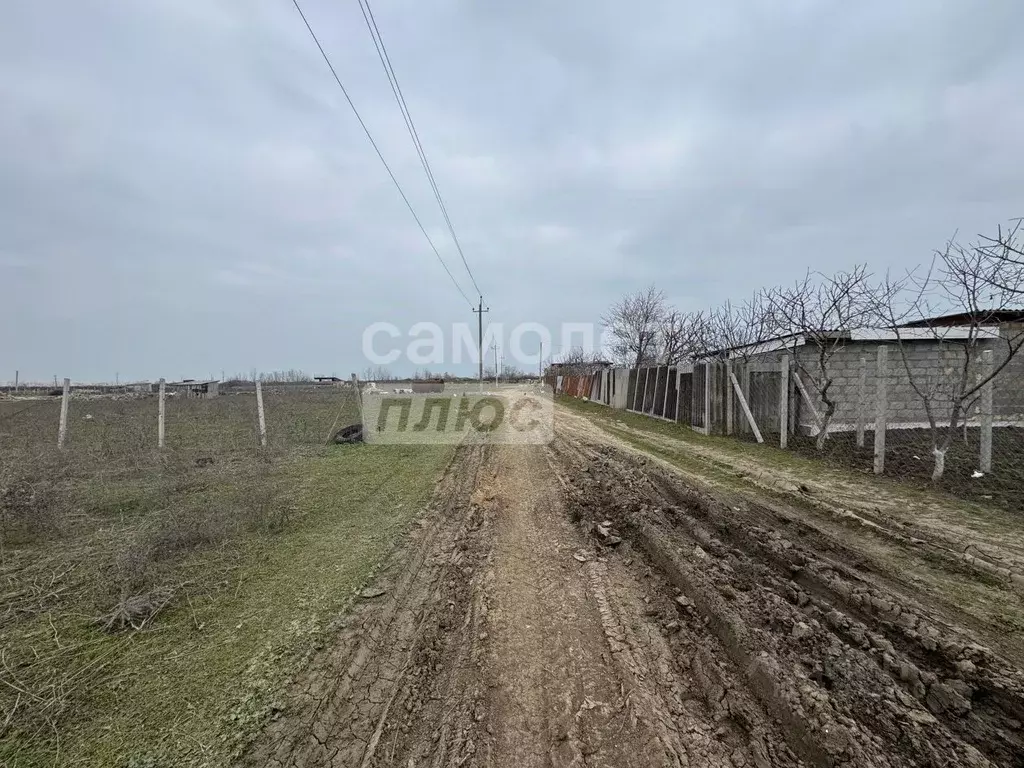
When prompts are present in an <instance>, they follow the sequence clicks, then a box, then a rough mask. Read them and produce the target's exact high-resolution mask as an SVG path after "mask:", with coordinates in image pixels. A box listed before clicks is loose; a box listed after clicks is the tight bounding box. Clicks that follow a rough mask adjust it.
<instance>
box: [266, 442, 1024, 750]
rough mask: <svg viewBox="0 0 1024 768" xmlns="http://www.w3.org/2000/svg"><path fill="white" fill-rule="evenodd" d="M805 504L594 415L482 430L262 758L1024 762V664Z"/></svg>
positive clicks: (311, 675) (297, 690)
mask: <svg viewBox="0 0 1024 768" xmlns="http://www.w3.org/2000/svg"><path fill="white" fill-rule="evenodd" d="M797 522H798V521H795V520H786V519H783V518H780V517H779V516H777V515H775V514H773V513H771V512H769V511H768V510H764V509H760V508H759V507H758V506H757V505H755V504H752V503H751V504H740V505H738V506H726V505H724V504H723V503H722V502H721V501H720V500H718V498H717V497H715V496H713V495H709V494H707V493H704V492H701V491H698V490H696V489H694V488H693V487H691V486H689V485H687V484H686V483H684V482H683V481H682V480H681V479H680V478H679V477H678V476H676V475H674V474H673V473H671V472H668V471H666V470H664V469H662V468H660V467H658V466H656V465H655V464H654V462H651V461H648V460H647V459H645V458H642V457H640V456H639V455H638V454H635V453H633V452H631V451H623V450H619V449H617V448H614V447H612V446H609V445H607V444H605V443H602V442H596V441H595V442H591V441H589V440H587V439H586V436H585V435H583V434H581V433H574V434H570V435H568V436H567V435H564V434H563V435H562V436H560V437H556V439H555V441H554V443H552V444H551V445H550V446H546V447H545V446H485V445H472V446H463V447H460V448H459V450H458V451H457V453H456V458H455V459H454V460H453V462H452V464H451V465H450V467H449V468H448V470H447V471H446V473H445V475H444V477H443V478H442V480H441V481H440V482H439V484H438V488H437V490H436V492H435V494H434V498H433V500H432V502H431V504H430V506H429V508H428V511H427V513H426V514H425V515H424V517H423V519H422V520H421V521H420V525H419V528H418V529H417V530H416V531H414V533H413V535H412V536H411V537H410V539H409V540H408V542H406V544H405V545H403V546H402V547H401V548H400V549H398V550H397V551H396V552H395V553H394V555H393V556H392V557H391V558H390V559H389V562H388V564H387V566H386V568H385V569H384V571H383V574H382V576H381V578H380V579H379V583H380V584H382V585H383V586H385V587H386V588H387V592H386V594H385V595H384V596H383V597H381V598H377V599H374V600H367V601H363V602H360V603H359V604H358V605H357V606H356V608H355V610H354V611H353V612H352V614H351V615H350V617H349V618H348V620H347V623H346V625H345V626H344V628H343V629H342V630H341V631H340V633H339V635H338V637H337V639H336V642H335V643H334V644H333V646H332V647H331V648H330V649H325V651H324V652H323V653H322V654H321V656H320V657H319V658H317V659H316V660H315V662H314V663H313V664H312V666H311V667H310V668H309V669H308V670H306V671H305V672H304V673H303V674H302V675H301V676H300V678H299V679H297V680H296V681H295V683H294V684H293V686H292V688H291V692H290V694H289V697H288V703H287V707H286V709H285V711H284V712H283V713H282V714H281V716H280V717H279V718H278V719H277V720H276V721H274V722H272V723H271V724H270V725H269V727H268V728H267V730H266V733H265V734H264V735H263V737H262V738H261V739H260V741H259V742H258V743H257V745H256V746H255V747H254V749H253V750H252V752H251V753H250V754H249V756H248V758H247V761H246V762H247V764H249V765H259V766H263V765H273V766H314V765H315V766H360V767H361V768H370V767H371V766H401V767H402V768H417V767H425V766H430V767H431V768H440V766H479V767H481V768H484V767H486V768H511V767H512V766H514V767H515V768H526V767H530V766H551V768H583V767H584V766H588V767H590V768H595V767H598V766H605V767H607V768H613V767H614V768H619V767H623V766H624V767H629V766H636V767H637V768H640V767H641V766H644V767H647V766H664V767H666V768H681V767H682V766H704V765H708V766H723V768H728V767H731V768H747V767H748V766H756V768H767V767H768V766H799V765H807V766H812V765H813V766H878V767H884V766H893V767H895V766H903V765H916V766H953V765H957V766H960V765H964V766H978V767H981V766H991V765H1008V766H1024V733H1022V726H1021V721H1022V720H1024V675H1022V673H1021V671H1020V670H1019V669H1018V668H1016V667H1015V666H1014V665H1013V664H1011V663H1010V662H1009V661H1007V659H1006V658H1004V657H1003V656H1000V655H999V654H998V653H996V652H993V651H992V650H990V649H989V648H985V647H983V646H981V645H979V644H977V643H976V642H973V641H972V638H971V636H970V635H969V633H967V632H966V631H964V630H962V629H961V628H959V627H958V626H956V625H955V624H953V623H951V622H950V621H948V615H946V614H945V613H943V612H939V611H936V610H935V609H934V606H933V605H931V604H930V603H929V602H928V600H926V599H924V598H921V599H918V598H919V597H920V596H919V595H917V594H915V593H914V591H913V589H912V588H911V587H910V585H904V584H896V585H894V584H893V583H892V582H891V581H887V580H886V579H883V578H880V577H877V576H876V575H875V574H872V573H870V572H869V571H867V570H866V569H865V568H864V567H863V566H864V563H862V562H860V558H861V556H860V554H858V552H857V551H856V550H854V549H848V548H847V547H846V546H844V544H843V542H842V541H839V540H835V539H830V538H829V537H828V536H827V534H826V533H824V532H822V531H820V530H818V529H816V528H809V529H807V530H805V529H804V528H801V526H800V525H798V524H797ZM790 537H792V538H790Z"/></svg>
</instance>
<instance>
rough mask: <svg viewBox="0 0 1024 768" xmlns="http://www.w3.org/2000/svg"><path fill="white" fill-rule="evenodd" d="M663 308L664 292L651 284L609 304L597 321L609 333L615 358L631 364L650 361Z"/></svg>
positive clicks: (655, 346) (660, 326)
mask: <svg viewBox="0 0 1024 768" xmlns="http://www.w3.org/2000/svg"><path fill="white" fill-rule="evenodd" d="M666 311H667V310H666V306H665V294H664V293H662V292H661V291H659V290H658V289H657V288H655V287H654V286H653V285H650V286H648V287H647V288H645V289H644V290H642V291H637V292H636V293H631V294H628V295H626V296H624V297H623V298H621V299H619V301H617V302H616V303H615V304H613V305H612V307H611V308H610V309H609V310H608V312H607V313H606V314H605V315H604V316H602V318H601V322H602V323H604V325H605V327H606V328H607V329H608V330H609V331H610V333H611V335H612V342H611V350H610V351H611V353H612V355H613V356H614V357H615V359H616V360H618V361H619V362H621V363H623V364H625V365H629V366H631V367H633V368H639V367H640V366H641V365H643V364H644V363H648V362H651V361H652V360H653V359H654V357H655V355H656V353H657V348H658V338H659V335H660V333H661V331H662V322H663V320H664V318H665V314H666Z"/></svg>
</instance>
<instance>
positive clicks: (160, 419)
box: [156, 379, 167, 448]
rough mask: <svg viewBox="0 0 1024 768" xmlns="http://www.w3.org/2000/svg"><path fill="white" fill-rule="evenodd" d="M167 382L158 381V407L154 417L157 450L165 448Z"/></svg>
mask: <svg viewBox="0 0 1024 768" xmlns="http://www.w3.org/2000/svg"><path fill="white" fill-rule="evenodd" d="M166 425H167V380H166V379H160V406H159V408H158V409H157V417H156V444H157V447H159V448H165V447H166V446H167V432H166V430H167V426H166Z"/></svg>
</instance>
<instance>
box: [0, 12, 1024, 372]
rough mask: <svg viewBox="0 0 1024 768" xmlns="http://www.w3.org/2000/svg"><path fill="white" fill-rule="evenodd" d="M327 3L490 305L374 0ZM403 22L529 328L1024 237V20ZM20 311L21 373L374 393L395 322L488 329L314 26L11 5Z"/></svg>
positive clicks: (464, 191)
mask: <svg viewBox="0 0 1024 768" xmlns="http://www.w3.org/2000/svg"><path fill="white" fill-rule="evenodd" d="M303 7H304V10H305V11H306V14H307V16H308V18H309V20H310V22H311V23H312V25H313V27H314V29H315V30H316V31H317V32H318V34H319V35H320V36H321V39H322V41H323V43H324V47H325V48H326V50H327V51H328V53H329V55H330V56H331V57H332V59H333V61H334V63H335V66H336V68H337V70H338V73H339V75H340V77H341V78H342V81H343V82H344V83H345V85H346V86H347V87H348V88H349V90H350V93H351V95H352V98H353V100H354V101H355V103H356V105H357V107H358V108H359V109H360V110H361V111H362V113H363V116H364V118H365V119H366V122H367V124H368V126H369V127H370V130H371V131H372V132H373V133H374V135H375V137H376V138H377V140H378V143H379V144H380V146H381V148H382V151H383V152H384V154H385V157H386V158H387V159H388V160H389V162H391V164H392V166H393V168H394V170H395V172H396V175H397V176H398V178H399V180H400V181H401V182H402V184H403V185H404V186H405V187H406V189H407V190H408V192H409V195H410V199H411V200H412V202H413V205H414V206H415V207H416V208H417V210H418V211H419V212H420V214H421V216H422V218H423V220H424V223H425V224H426V226H427V228H428V231H429V232H430V234H431V235H432V237H433V238H434V240H435V242H436V243H437V244H438V247H439V249H440V250H441V253H442V255H444V257H445V259H446V260H447V261H448V263H449V265H450V267H451V269H452V271H453V273H454V274H455V275H456V277H457V278H458V279H459V281H460V282H461V283H462V285H463V286H464V287H465V290H466V292H467V293H470V294H471V297H472V287H471V284H470V281H469V279H468V277H467V276H466V274H465V271H464V269H463V268H462V266H461V262H460V261H459V259H458V255H457V254H456V253H455V251H454V247H453V245H452V243H451V241H450V239H449V238H447V237H446V230H445V228H444V226H443V220H442V218H441V216H440V213H439V211H438V210H437V208H436V206H435V205H434V204H433V199H432V196H431V193H430V190H429V187H428V185H427V183H426V180H425V178H424V176H423V174H422V171H421V170H420V169H419V165H418V162H417V160H416V156H415V154H414V151H413V147H412V144H411V142H410V141H409V139H408V136H407V135H406V134H405V128H404V125H403V123H402V121H401V116H400V113H399V112H398V108H397V106H396V105H395V103H394V101H393V98H392V95H391V92H390V89H389V87H388V84H387V80H386V79H385V76H384V73H383V70H382V69H381V67H380V64H379V62H378V60H377V57H376V53H375V51H374V48H373V45H372V42H371V39H370V37H369V35H368V33H367V31H366V29H365V27H364V26H363V21H362V16H361V15H360V13H359V8H358V5H357V4H356V0H305V3H304V5H303ZM373 9H374V13H375V15H376V17H377V21H378V24H379V26H380V28H381V32H382V34H383V35H384V40H385V42H386V44H387V45H388V49H389V52H390V54H391V59H392V63H393V64H394V67H395V69H396V71H397V73H398V76H399V78H400V81H401V84H402V88H403V90H404V92H405V95H406V98H407V100H408V102H409V106H410V109H411V111H412V114H413V117H414V119H415V121H416V123H417V126H418V128H419V131H420V135H421V138H422V141H423V144H424V146H425V148H426V151H427V154H428V156H429V158H430V160H431V164H432V166H433V168H434V172H435V175H436V178H437V181H438V184H439V186H440V188H441V192H442V194H443V195H444V197H445V199H446V202H447V205H448V209H449V212H450V214H451V217H452V220H453V222H454V224H455V228H456V231H457V232H458V233H459V236H460V240H461V242H462V244H463V248H464V250H465V252H466V255H467V258H468V259H469V263H470V266H471V267H472V268H473V271H474V273H475V275H476V277H477V280H478V282H479V283H480V286H481V288H482V290H483V292H484V296H485V301H486V302H487V304H488V305H489V306H490V307H491V313H490V315H489V316H488V319H490V320H493V321H500V322H502V323H504V325H505V327H506V329H508V328H511V327H512V326H514V325H515V324H516V323H520V322H529V321H532V322H540V323H544V324H546V325H549V326H551V327H553V328H556V329H557V327H558V325H559V324H560V323H562V322H571V321H575V322H580V321H583V322H585V321H596V320H597V319H598V318H599V317H600V315H601V313H602V312H603V311H604V310H605V309H606V307H607V306H608V305H609V304H610V303H611V302H612V301H613V300H615V299H616V298H617V297H618V296H619V295H621V294H622V293H623V292H625V291H629V290H633V289H636V288H641V287H643V286H644V285H646V284H648V283H650V282H652V281H654V282H656V283H657V284H658V286H659V287H661V288H662V289H664V291H665V292H666V294H668V296H669V297H670V298H671V299H672V300H673V301H674V302H675V303H676V304H677V305H678V306H680V307H681V308H683V309H698V308H704V307H708V306H712V305H714V304H716V303H719V302H721V301H723V300H725V299H727V298H742V297H743V296H745V295H747V294H748V293H750V292H751V291H753V290H754V289H756V288H758V287H760V286H763V285H766V284H774V283H778V282H789V281H791V280H793V279H795V278H797V277H798V276H799V275H801V274H802V273H803V272H804V270H805V269H806V268H807V267H809V266H810V267H814V268H816V269H821V270H830V269H834V268H841V267H848V266H850V265H852V264H853V263H856V262H860V261H867V262H868V263H869V264H870V265H871V266H872V267H873V268H874V269H876V270H884V269H885V268H887V267H896V268H902V267H906V266H910V265H913V264H915V263H918V262H921V261H924V260H927V259H928V258H929V255H930V253H931V251H932V250H933V249H934V248H936V247H939V246H941V245H942V243H943V242H944V240H945V239H946V238H948V237H949V236H950V235H951V234H952V233H953V232H954V230H957V229H959V230H960V231H961V232H963V233H969V234H971V235H973V234H975V233H977V232H980V231H991V230H992V229H993V228H994V227H995V226H996V225H997V224H999V223H1003V222H1005V221H1006V220H1008V219H1009V218H1011V217H1014V216H1021V215H1024V141H1022V137H1024V47H1022V46H1021V45H1020V31H1021V29H1022V28H1024V3H1021V2H1019V0H986V1H984V2H966V0H964V1H963V2H952V1H950V2H937V1H936V0H916V1H914V0H906V1H905V2H899V3H893V2H891V1H890V0H884V1H881V0H879V1H871V2H856V3H851V2H831V3H830V2H821V1H815V2H812V1H811V0H793V1H792V2H778V1H777V0H757V1H756V2H752V1H751V0H715V1H714V2H712V0H704V1H703V2H699V3H697V2H689V1H686V0H666V1H665V2H654V1H648V2H640V3H626V2H622V1H621V0H615V1H612V0H588V1H587V2H582V0H578V1H573V2H568V1H566V2H555V1H554V0H520V1H519V2H497V1H496V0H493V1H492V0H375V4H374V6H373ZM473 298H475V297H473ZM0 307H2V312H3V315H2V323H0V381H3V380H6V379H13V376H14V369H15V368H20V369H21V371H22V374H21V375H22V379H23V380H24V379H49V378H52V376H53V375H59V376H65V375H66V376H71V377H73V378H75V379H77V380H108V379H113V378H114V376H115V373H117V374H119V375H120V376H121V378H122V380H125V379H128V378H156V377H159V376H166V377H168V378H176V377H181V376H205V375H207V374H210V373H213V374H215V375H218V376H219V375H220V372H221V370H225V371H227V373H228V374H230V373H232V372H236V371H248V370H250V369H252V368H259V369H263V370H273V369H282V368H293V367H294V368H303V369H306V370H308V371H310V372H315V373H320V372H325V373H332V372H333V373H337V374H339V375H348V374H349V373H350V372H353V371H359V370H361V369H362V368H363V367H364V366H365V365H366V361H365V360H364V359H363V355H362V352H361V337H362V330H363V328H364V327H365V326H367V325H368V324H370V323H372V322H375V321H389V322H393V323H395V324H396V325H397V326H399V327H400V328H402V329H403V330H404V329H407V328H408V327H410V326H411V325H412V324H413V323H415V322H421V321H426V322H436V323H439V324H441V325H442V326H444V327H448V328H450V326H451V324H452V323H455V322H468V323H473V322H474V316H473V315H472V313H471V312H470V311H469V306H468V304H467V302H466V301H465V300H464V299H463V298H462V297H461V296H460V295H459V293H458V292H457V291H456V289H455V288H454V287H453V286H452V284H451V283H450V281H449V280H448V278H447V277H446V276H445V274H444V272H443V270H442V269H441V267H440V265H439V264H438V263H437V261H436V258H435V257H434V255H433V254H432V253H431V251H430V250H429V247H428V246H427V244H426V241H425V240H424V239H423V236H422V235H421V234H420V232H419V230H418V229H417V228H416V225H415V223H414V221H413V220H412V218H411V216H410V215H409V212H408V211H407V210H406V209H405V207H404V205H403V203H402V201H401V199H400V198H399V196H398V194H397V192H396V191H395V189H394V187H393V186H391V182H390V181H389V179H388V177H387V175H386V173H385V171H384V169H383V167H382V166H381V165H380V163H379V160H378V159H377V158H376V156H375V155H374V154H373V152H372V149H371V148H370V146H369V144H368V142H367V141H366V138H365V136H364V135H363V134H362V133H361V131H360V129H359V127H358V125H357V124H356V122H355V120H354V118H353V116H352V114H351V112H350V111H349V109H348V107H347V105H346V104H345V102H344V101H343V98H342V95H341V93H340V91H339V90H338V88H337V86H336V84H335V83H334V81H333V79H331V76H330V73H329V72H328V70H327V69H326V66H325V65H324V63H323V61H322V60H321V59H320V57H319V53H318V52H317V50H316V48H315V46H314V45H313V42H312V40H311V39H310V38H309V36H308V33H307V32H306V29H305V27H304V26H303V25H302V21H301V19H300V18H299V16H298V14H297V13H296V12H295V9H294V7H293V6H292V4H291V1H290V0H131V1H129V0H120V1H118V0H60V1H58V0H32V1H31V2H17V3H7V4H5V8H4V21H3V24H2V25H0ZM393 367H394V368H395V369H396V370H403V366H402V365H400V364H396V365H395V366H393ZM449 367H451V368H453V369H454V368H456V366H449ZM470 369H471V366H470V365H469V364H467V363H464V364H463V366H461V370H463V371H468V370H470Z"/></svg>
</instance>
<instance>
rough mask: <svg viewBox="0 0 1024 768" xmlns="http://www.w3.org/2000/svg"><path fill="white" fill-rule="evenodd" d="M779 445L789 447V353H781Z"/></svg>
mask: <svg viewBox="0 0 1024 768" xmlns="http://www.w3.org/2000/svg"><path fill="white" fill-rule="evenodd" d="M779 374H780V375H781V380H780V384H779V447H780V448H788V447H789V355H779Z"/></svg>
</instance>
